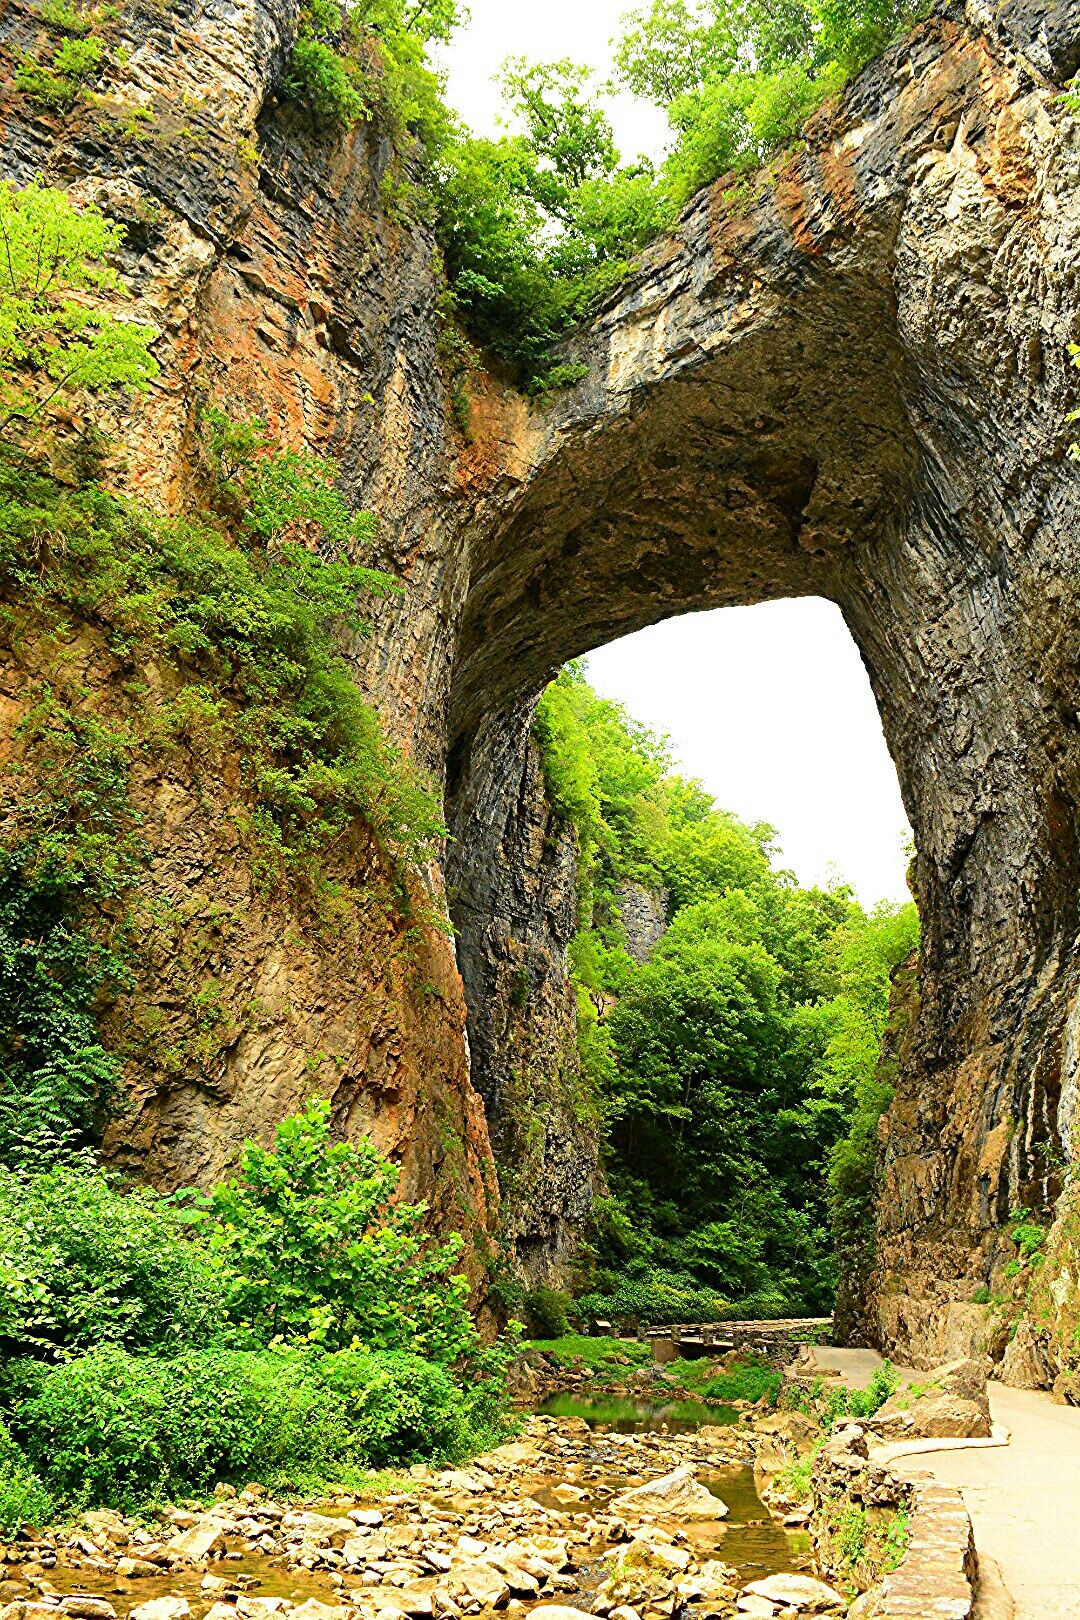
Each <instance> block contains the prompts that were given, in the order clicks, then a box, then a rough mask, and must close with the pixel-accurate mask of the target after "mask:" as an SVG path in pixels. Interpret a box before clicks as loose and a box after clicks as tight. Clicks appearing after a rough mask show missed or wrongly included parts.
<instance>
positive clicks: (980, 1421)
mask: <svg viewBox="0 0 1080 1620" xmlns="http://www.w3.org/2000/svg"><path fill="white" fill-rule="evenodd" d="M867 1426H868V1427H869V1428H871V1429H872V1430H873V1431H874V1433H875V1434H878V1435H882V1436H887V1437H889V1438H892V1437H893V1436H896V1437H904V1438H912V1439H918V1440H969V1439H986V1438H987V1437H988V1436H989V1434H990V1402H989V1398H988V1396H987V1392H986V1374H985V1372H984V1371H983V1369H982V1367H981V1365H980V1364H979V1363H978V1362H977V1361H971V1360H963V1361H950V1362H948V1363H946V1364H945V1366H942V1367H935V1368H934V1369H933V1370H932V1371H931V1372H929V1373H927V1375H926V1378H925V1380H922V1379H920V1380H919V1382H918V1383H917V1384H915V1385H914V1386H909V1387H908V1388H906V1389H903V1390H897V1392H896V1394H895V1395H892V1396H890V1397H889V1399H888V1400H887V1401H886V1402H885V1404H884V1406H882V1407H880V1408H879V1410H878V1411H877V1412H876V1413H875V1415H874V1416H873V1417H872V1418H869V1419H868V1420H867Z"/></svg>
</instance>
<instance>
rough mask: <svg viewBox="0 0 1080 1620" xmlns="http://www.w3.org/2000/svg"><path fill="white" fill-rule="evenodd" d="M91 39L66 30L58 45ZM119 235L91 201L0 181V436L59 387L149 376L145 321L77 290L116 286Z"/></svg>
mask: <svg viewBox="0 0 1080 1620" xmlns="http://www.w3.org/2000/svg"><path fill="white" fill-rule="evenodd" d="M90 43H91V41H89V40H79V39H71V40H67V41H66V42H65V44H64V46H63V47H62V50H68V49H72V50H74V49H75V48H77V47H85V46H88V45H89V44H90ZM20 71H21V70H20ZM123 236H124V232H123V229H122V227H121V226H119V225H116V224H114V223H113V222H112V221H110V220H107V219H106V218H105V217H104V215H103V214H101V213H100V211H99V210H98V209H97V208H95V207H93V206H92V205H89V206H87V207H85V208H82V209H76V208H74V207H72V204H71V202H70V201H69V200H68V198H67V197H66V196H65V194H64V193H63V192H62V191H58V190H56V189H55V187H52V186H46V185H43V184H42V182H41V181H39V180H35V181H33V182H31V184H30V185H28V186H25V187H23V188H22V189H21V190H19V189H17V188H16V187H15V186H13V185H12V184H11V183H10V181H3V182H0V443H2V442H3V441H4V440H8V441H10V440H11V439H12V438H14V437H17V436H18V434H19V433H20V432H25V431H26V429H27V428H28V427H29V426H30V424H32V423H34V422H36V421H37V420H38V419H40V418H41V417H42V416H43V414H44V413H45V412H47V410H48V407H49V406H50V404H52V403H53V401H54V400H56V399H57V398H58V397H60V396H61V395H63V394H65V393H69V392H71V391H73V390H77V389H88V390H90V391H91V392H93V393H104V392H110V391H115V390H126V391H133V390H141V389H144V388H146V387H147V386H148V384H149V383H150V381H151V379H152V378H154V377H156V376H157V372H158V366H157V362H156V361H155V360H154V358H153V355H152V354H151V353H150V345H151V343H152V342H153V341H154V338H155V337H156V336H157V334H156V332H155V331H154V329H153V327H150V326H144V325H140V324H139V323H138V322H135V321H126V320H122V319H120V318H119V317H118V316H116V315H113V314H111V313H109V312H107V311H105V310H103V309H101V308H100V307H95V306H93V305H90V304H87V303H84V302H81V301H80V299H79V297H78V296H77V295H79V294H84V293H93V294H95V295H98V296H100V295H102V294H104V295H108V296H110V297H113V298H119V297H122V296H123V295H124V288H123V285H122V283H121V281H120V279H119V277H118V276H117V274H116V272H115V270H113V268H112V267H111V265H110V263H109V260H110V258H111V257H112V256H114V255H115V254H116V253H117V252H118V251H119V248H120V246H121V243H122V241H123ZM73 294H74V295H76V296H73Z"/></svg>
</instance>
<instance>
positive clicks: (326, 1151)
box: [188, 1097, 478, 1363]
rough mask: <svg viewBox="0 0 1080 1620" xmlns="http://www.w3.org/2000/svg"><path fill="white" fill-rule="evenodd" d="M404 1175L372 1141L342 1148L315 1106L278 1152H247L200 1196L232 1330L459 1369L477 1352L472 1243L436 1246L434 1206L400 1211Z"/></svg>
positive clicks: (193, 1196)
mask: <svg viewBox="0 0 1080 1620" xmlns="http://www.w3.org/2000/svg"><path fill="white" fill-rule="evenodd" d="M397 1179H398V1173H397V1171H396V1169H395V1168H394V1166H393V1165H391V1164H390V1163H389V1162H388V1161H387V1160H386V1159H384V1158H383V1157H382V1156H381V1155H380V1154H379V1152H378V1151H377V1149H376V1148H375V1147H374V1145H373V1144H372V1143H371V1142H370V1141H368V1140H367V1139H366V1138H365V1139H362V1140H361V1141H360V1142H357V1143H353V1142H331V1140H330V1104H329V1103H328V1102H327V1101H326V1100H325V1098H321V1097H316V1098H313V1099H312V1101H311V1102H310V1103H309V1104H308V1106H307V1108H306V1109H305V1111H304V1112H303V1113H302V1114H297V1115H296V1116H295V1117H294V1118H292V1119H287V1120H284V1121H283V1122H282V1123H281V1124H280V1125H279V1126H278V1128H277V1131H276V1133H275V1142H274V1148H273V1151H267V1150H266V1149H265V1148H261V1147H259V1145H258V1143H256V1142H245V1144H244V1148H243V1152H242V1154H241V1158H240V1174H239V1176H238V1177H235V1178H234V1179H232V1180H230V1181H227V1182H222V1183H220V1184H219V1185H218V1186H217V1187H215V1188H214V1189H213V1191H212V1192H211V1193H209V1194H208V1195H206V1196H203V1195H201V1194H198V1193H194V1192H191V1193H189V1194H188V1198H189V1200H190V1201H191V1202H192V1203H193V1204H194V1206H195V1216H194V1218H195V1222H196V1228H197V1230H198V1231H199V1233H200V1234H201V1235H202V1236H204V1237H205V1239H206V1240H207V1242H208V1243H209V1246H210V1249H211V1251H212V1252H213V1253H214V1254H215V1255H216V1256H217V1258H218V1260H219V1262H220V1263H221V1265H222V1266H223V1268H224V1270H225V1272H226V1274H227V1278H228V1284H227V1286H228V1289H229V1296H230V1297H229V1313H230V1316H231V1318H232V1320H233V1321H234V1322H235V1323H236V1324H237V1325H238V1326H243V1327H244V1328H246V1329H248V1330H249V1331H250V1332H251V1333H252V1335H253V1336H254V1337H255V1338H256V1339H257V1340H261V1341H262V1342H266V1341H268V1340H270V1339H272V1338H278V1337H281V1338H298V1337H302V1338H304V1339H306V1340H308V1341H310V1342H313V1343H318V1344H320V1345H323V1346H324V1347H325V1348H327V1349H329V1350H337V1349H345V1348H347V1347H348V1346H349V1345H351V1344H354V1343H359V1344H362V1345H363V1346H364V1347H365V1348H366V1349H369V1350H390V1351H403V1350H409V1351H412V1352H415V1353H416V1354H418V1355H422V1356H425V1357H427V1358H428V1359H429V1360H431V1361H437V1362H441V1363H449V1362H452V1361H455V1360H456V1359H457V1358H459V1357H460V1356H464V1355H467V1354H469V1353H470V1352H472V1351H474V1350H475V1349H476V1347H477V1343H478V1340H477V1334H476V1328H475V1327H474V1325H473V1321H472V1318H471V1317H470V1315H469V1312H468V1308H467V1297H468V1284H467V1282H466V1280H465V1278H464V1277H461V1276H458V1275H455V1274H454V1272H453V1267H454V1263H455V1261H456V1260H457V1258H458V1255H459V1254H460V1253H461V1239H460V1238H459V1237H455V1238H452V1239H451V1240H450V1242H448V1243H446V1244H442V1245H440V1244H437V1243H434V1242H433V1241H432V1240H431V1238H430V1237H429V1236H428V1234H427V1233H426V1232H425V1231H424V1229H423V1220H424V1216H425V1214H426V1213H427V1209H426V1205H424V1204H393V1203H392V1202H391V1199H392V1197H393V1193H394V1189H395V1187H396V1185H397Z"/></svg>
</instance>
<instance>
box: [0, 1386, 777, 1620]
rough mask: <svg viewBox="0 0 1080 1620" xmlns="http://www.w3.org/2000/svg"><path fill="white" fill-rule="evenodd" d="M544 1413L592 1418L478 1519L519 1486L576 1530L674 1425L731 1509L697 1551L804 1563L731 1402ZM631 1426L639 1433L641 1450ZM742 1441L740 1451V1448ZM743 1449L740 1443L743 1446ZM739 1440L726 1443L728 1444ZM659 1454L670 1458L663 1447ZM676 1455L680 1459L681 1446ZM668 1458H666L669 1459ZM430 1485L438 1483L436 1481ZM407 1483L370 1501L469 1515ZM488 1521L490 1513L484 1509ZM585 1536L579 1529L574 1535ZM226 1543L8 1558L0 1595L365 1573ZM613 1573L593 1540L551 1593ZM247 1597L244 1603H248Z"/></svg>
mask: <svg viewBox="0 0 1080 1620" xmlns="http://www.w3.org/2000/svg"><path fill="white" fill-rule="evenodd" d="M543 1413H544V1414H545V1415H547V1416H549V1417H553V1418H556V1419H558V1418H562V1419H564V1420H565V1419H566V1418H578V1419H579V1420H580V1419H584V1420H585V1423H587V1424H588V1425H589V1429H588V1430H586V1428H585V1425H584V1424H583V1423H582V1424H579V1427H578V1429H577V1431H576V1433H577V1443H576V1447H575V1448H573V1449H572V1450H571V1451H570V1452H569V1453H568V1454H566V1455H565V1458H564V1460H563V1461H561V1462H559V1463H558V1464H557V1465H556V1466H555V1467H554V1468H552V1467H550V1466H549V1467H548V1468H547V1469H546V1470H542V1471H539V1472H538V1471H536V1470H534V1469H530V1467H529V1463H528V1462H527V1461H524V1460H523V1463H522V1465H521V1466H520V1470H519V1468H518V1467H517V1466H515V1467H514V1471H513V1474H512V1475H506V1474H504V1475H503V1476H502V1478H500V1479H498V1482H497V1485H496V1488H495V1491H494V1494H493V1495H492V1496H490V1497H489V1496H488V1495H487V1494H486V1493H485V1494H482V1495H481V1497H480V1498H479V1499H477V1498H473V1499H472V1500H471V1504H470V1507H469V1509H468V1514H469V1516H470V1519H471V1518H472V1517H482V1516H483V1515H484V1514H485V1513H488V1512H492V1511H494V1512H495V1513H496V1515H497V1514H498V1513H499V1512H500V1511H501V1512H503V1513H505V1512H506V1511H507V1507H506V1504H507V1502H508V1500H513V1498H515V1497H516V1498H517V1500H519V1501H521V1500H523V1499H531V1500H532V1502H534V1503H536V1504H537V1505H538V1507H540V1508H543V1509H544V1510H545V1512H546V1513H547V1515H548V1516H549V1517H548V1520H547V1523H548V1526H549V1533H550V1534H554V1535H559V1534H561V1533H562V1531H561V1530H560V1527H559V1521H560V1520H561V1521H563V1522H564V1525H565V1531H566V1533H567V1534H568V1535H569V1536H570V1539H571V1541H573V1539H574V1536H573V1531H574V1529H575V1524H577V1525H580V1523H581V1522H582V1521H583V1520H588V1519H589V1518H591V1517H592V1516H593V1515H598V1516H601V1515H604V1514H605V1513H607V1512H609V1511H610V1509H609V1504H610V1503H611V1500H612V1498H613V1497H614V1496H616V1495H618V1493H619V1492H620V1491H623V1490H625V1489H627V1488H628V1487H630V1486H633V1485H637V1484H640V1483H641V1481H642V1479H643V1478H646V1477H656V1476H657V1471H658V1469H657V1462H658V1453H657V1446H658V1445H660V1446H663V1444H664V1442H663V1436H664V1435H665V1434H667V1435H670V1436H672V1440H673V1444H675V1445H679V1444H681V1445H683V1446H685V1444H686V1441H685V1440H683V1441H682V1442H679V1441H676V1440H675V1438H674V1437H675V1436H680V1435H681V1436H688V1435H690V1434H692V1433H697V1432H698V1431H704V1432H703V1433H701V1435H700V1438H701V1440H702V1442H703V1444H702V1445H701V1447H700V1448H699V1449H698V1450H697V1451H696V1455H695V1462H694V1467H695V1472H696V1473H697V1474H698V1477H699V1478H700V1479H701V1480H702V1481H703V1482H704V1483H705V1484H706V1485H707V1486H708V1488H709V1489H710V1490H711V1491H712V1492H713V1493H714V1495H716V1496H718V1497H719V1498H720V1499H721V1500H722V1501H723V1502H724V1503H725V1504H726V1505H727V1508H728V1516H727V1518H726V1519H724V1520H722V1521H707V1522H703V1523H702V1522H699V1523H688V1524H685V1525H684V1526H683V1527H682V1528H683V1531H684V1533H685V1536H686V1538H687V1542H688V1543H689V1545H690V1547H691V1548H692V1549H693V1551H694V1553H695V1555H696V1557H697V1559H698V1560H707V1559H710V1558H718V1559H720V1560H721V1561H722V1562H723V1563H725V1564H728V1565H732V1566H734V1568H735V1569H736V1570H737V1571H738V1574H739V1577H740V1583H743V1584H744V1583H746V1582H749V1581H753V1580H757V1579H760V1578H761V1577H762V1576H764V1575H771V1574H777V1573H780V1572H788V1571H794V1570H799V1569H805V1568H807V1566H808V1563H809V1557H808V1554H809V1546H808V1538H807V1537H806V1535H805V1534H804V1533H802V1532H799V1531H793V1530H787V1529H785V1528H784V1527H783V1526H782V1525H780V1524H779V1523H778V1522H777V1521H776V1520H775V1519H773V1518H771V1517H770V1515H769V1512H768V1510H767V1509H766V1508H765V1507H764V1506H763V1504H762V1502H761V1499H760V1497H759V1495H758V1493H757V1489H756V1487H755V1481H754V1474H753V1470H752V1469H751V1468H750V1467H748V1466H746V1465H744V1464H741V1463H739V1462H736V1461H730V1460H728V1458H727V1457H725V1455H724V1444H725V1443H724V1441H723V1440H722V1439H721V1433H722V1426H723V1425H726V1424H730V1423H731V1422H732V1421H733V1420H734V1419H735V1418H736V1417H737V1416H738V1414H737V1413H735V1412H733V1411H732V1410H731V1409H730V1408H726V1409H725V1408H717V1407H715V1406H709V1405H707V1404H705V1403H702V1402H694V1401H675V1402H670V1403H667V1404H665V1405H653V1406H650V1405H643V1404H638V1403H636V1402H632V1401H628V1400H625V1399H619V1400H616V1399H612V1398H610V1397H595V1398H593V1399H592V1400H584V1399H582V1398H581V1397H580V1396H562V1397H555V1398H554V1399H553V1400H552V1401H549V1402H548V1403H546V1405H545V1407H544V1408H543ZM590 1431H591V1432H590ZM635 1436H640V1458H639V1445H638V1444H636V1443H635ZM713 1437H714V1438H713ZM564 1444H565V1443H564ZM508 1449H510V1448H508ZM734 1449H735V1454H736V1455H737V1454H738V1448H737V1447H736V1448H734ZM746 1449H747V1448H746V1447H745V1446H744V1447H743V1451H744V1453H746ZM731 1450H732V1448H731V1447H730V1446H729V1447H728V1451H729V1452H731ZM659 1455H660V1457H661V1458H662V1456H663V1453H662V1452H661V1453H660V1454H659ZM683 1455H685V1452H683ZM675 1460H678V1456H676V1458H675ZM504 1466H505V1465H504ZM662 1466H663V1464H662V1463H661V1470H662ZM429 1479H430V1476H429ZM560 1481H563V1482H566V1483H568V1484H573V1486H574V1488H575V1491H576V1492H577V1493H578V1494H577V1497H576V1499H575V1500H574V1501H572V1502H565V1501H563V1500H560V1498H559V1496H558V1495H557V1494H556V1493H557V1490H558V1488H559V1484H560ZM433 1486H434V1487H436V1488H435V1489H434V1490H433V1488H432V1487H433ZM403 1489H404V1491H405V1493H406V1494H405V1495H398V1496H394V1495H391V1496H390V1497H389V1498H387V1499H386V1500H385V1501H384V1502H380V1503H378V1504H374V1503H373V1504H371V1505H378V1506H379V1507H380V1508H382V1507H384V1506H385V1507H386V1508H387V1511H388V1512H390V1511H391V1508H390V1504H392V1503H397V1504H400V1506H399V1507H398V1508H396V1509H393V1510H392V1511H393V1512H394V1513H396V1514H399V1515H406V1516H407V1517H412V1516H414V1515H415V1513H416V1511H417V1510H419V1513H420V1517H421V1519H422V1520H423V1521H424V1522H426V1523H429V1524H430V1525H431V1526H432V1528H434V1527H435V1525H436V1524H437V1523H438V1522H440V1521H445V1520H450V1521H451V1522H454V1523H456V1524H457V1525H458V1526H461V1525H462V1523H463V1519H462V1516H461V1514H460V1513H458V1514H457V1515H454V1514H451V1513H449V1512H447V1511H446V1510H447V1509H449V1508H450V1507H451V1506H452V1505H453V1498H452V1497H449V1496H448V1497H443V1496H442V1495H441V1494H440V1493H439V1491H438V1489H437V1481H435V1480H431V1481H430V1483H429V1484H428V1485H427V1486H425V1487H422V1488H421V1491H420V1493H419V1494H420V1497H421V1498H422V1500H421V1501H420V1502H417V1500H416V1498H415V1497H414V1495H413V1492H412V1491H411V1490H410V1482H409V1481H408V1480H405V1481H403ZM356 1500H357V1499H356V1498H354V1497H350V1498H349V1499H348V1500H345V1501H340V1502H338V1501H330V1502H322V1503H309V1504H306V1505H307V1506H308V1507H309V1508H312V1509H314V1511H316V1512H319V1513H322V1514H327V1515H330V1516H333V1515H335V1514H338V1513H342V1512H344V1511H347V1509H348V1508H349V1507H350V1506H354V1505H356ZM410 1503H411V1504H412V1506H410V1505H409V1504H410ZM458 1506H459V1507H460V1502H459V1503H458ZM534 1511H535V1509H534ZM485 1522H487V1523H490V1522H491V1521H490V1519H488V1520H486V1521H485ZM458 1533H459V1531H458V1530H456V1529H451V1527H450V1524H448V1525H447V1530H446V1534H447V1535H448V1536H449V1537H450V1542H449V1543H447V1544H448V1545H451V1546H452V1540H453V1537H454V1536H456V1535H457V1534H458ZM480 1533H483V1532H482V1531H481V1532H480ZM504 1534H505V1532H504ZM495 1539H498V1537H497V1536H496V1538H495ZM581 1539H582V1537H581V1536H580V1533H579V1535H578V1540H579V1541H580V1540H581ZM684 1545H685V1543H684ZM227 1549H228V1550H227V1551H226V1554H225V1556H224V1557H223V1558H215V1559H213V1560H212V1561H211V1562H210V1563H209V1565H208V1566H206V1565H204V1566H203V1567H201V1568H199V1567H190V1566H189V1567H183V1566H181V1567H173V1568H171V1569H167V1570H165V1569H163V1570H162V1573H161V1574H160V1575H150V1576H145V1577H143V1578H141V1579H130V1578H125V1577H122V1576H120V1575H118V1573H117V1572H116V1571H115V1570H114V1569H107V1568H102V1569H96V1568H94V1567H93V1561H92V1559H91V1558H90V1557H89V1556H87V1557H86V1558H85V1560H84V1559H83V1558H82V1556H81V1553H80V1555H79V1562H78V1565H77V1567H73V1566H72V1563H71V1562H70V1561H69V1558H70V1555H69V1556H68V1557H62V1558H60V1559H59V1560H58V1562H57V1563H56V1565H55V1567H52V1568H49V1567H47V1563H45V1561H44V1560H43V1563H45V1567H42V1566H41V1565H39V1566H38V1567H36V1568H35V1567H33V1566H31V1565H27V1566H24V1567H22V1568H19V1567H18V1566H14V1567H13V1566H12V1565H11V1564H10V1563H9V1564H8V1565H7V1568H6V1570H5V1571H4V1573H5V1574H6V1575H7V1579H6V1580H5V1581H4V1582H3V1584H2V1585H0V1601H2V1600H10V1599H12V1598H15V1597H21V1596H29V1595H31V1593H30V1591H29V1590H28V1587H36V1588H37V1590H38V1591H40V1592H41V1593H42V1595H46V1596H47V1594H48V1593H49V1592H50V1590H51V1591H52V1592H54V1593H56V1594H63V1593H68V1592H79V1593H87V1594H91V1595H95V1596H100V1597H105V1598H107V1599H108V1600H109V1602H110V1603H111V1604H112V1605H113V1607H114V1609H115V1611H116V1613H117V1615H118V1616H120V1617H121V1620H123V1617H126V1616H127V1615H128V1613H129V1611H130V1610H131V1609H132V1608H134V1607H135V1606H136V1605H139V1604H143V1603H145V1602H147V1600H148V1599H151V1598H158V1597H164V1596H166V1595H170V1594H172V1595H176V1596H180V1597H185V1598H187V1600H188V1602H189V1603H190V1605H191V1611H192V1616H193V1620H197V1617H198V1616H200V1615H202V1614H204V1613H205V1612H206V1610H207V1609H208V1608H209V1606H210V1604H211V1603H212V1602H213V1601H214V1600H215V1599H218V1598H220V1597H222V1596H223V1595H224V1592H223V1587H224V1586H225V1585H226V1584H227V1585H228V1586H229V1587H232V1588H233V1590H234V1592H235V1590H236V1589H239V1590H240V1591H241V1592H249V1593H250V1594H251V1595H252V1596H258V1597H260V1598H279V1599H280V1598H284V1599H286V1600H288V1601H289V1602H290V1603H293V1604H295V1603H303V1602H304V1601H305V1600H306V1599H308V1598H316V1599H318V1600H320V1601H321V1602H323V1603H330V1604H341V1603H343V1602H349V1601H350V1599H351V1592H350V1590H349V1588H350V1587H352V1586H354V1585H356V1584H357V1583H358V1579H359V1577H354V1578H353V1579H351V1580H350V1579H349V1578H348V1577H346V1579H345V1580H342V1579H340V1578H339V1579H337V1580H335V1579H334V1578H333V1577H332V1576H331V1574H330V1572H329V1571H328V1570H325V1569H322V1570H320V1569H314V1570H311V1571H308V1570H305V1569H302V1568H293V1567H290V1566H289V1564H288V1563H287V1561H286V1559H285V1558H284V1557H283V1556H279V1555H278V1554H274V1553H271V1554H270V1555H269V1556H268V1555H267V1554H266V1553H262V1552H260V1551H258V1550H257V1549H256V1548H255V1547H253V1546H252V1545H251V1543H250V1541H248V1542H245V1540H244V1539H243V1537H242V1536H237V1537H233V1536H232V1535H231V1534H230V1535H229V1537H228V1540H227ZM77 1551H78V1549H76V1548H72V1549H71V1553H72V1554H75V1553H76V1552H77ZM84 1551H85V1553H86V1554H87V1555H90V1554H92V1552H93V1548H92V1546H91V1545H90V1544H87V1545H86V1547H85V1549H84ZM583 1551H585V1550H584V1549H583ZM207 1569H209V1573H210V1574H211V1575H212V1576H213V1577H215V1580H214V1583H213V1584H214V1586H215V1588H216V1589H215V1590H214V1591H208V1590H204V1588H203V1585H202V1583H203V1579H204V1577H205V1575H206V1573H207ZM610 1573H611V1569H610V1562H609V1560H608V1558H606V1557H605V1556H603V1555H597V1554H593V1553H588V1552H587V1551H585V1557H584V1559H582V1557H581V1555H580V1554H579V1555H578V1561H577V1563H576V1567H575V1573H574V1580H575V1581H576V1583H577V1589H576V1593H575V1594H573V1595H568V1596H565V1597H561V1598H560V1597H559V1596H558V1595H556V1596H555V1598H554V1601H562V1602H564V1603H569V1604H570V1605H572V1606H574V1607H580V1608H581V1609H583V1610H586V1611H588V1610H589V1608H590V1607H591V1605H590V1597H591V1596H592V1595H593V1594H594V1593H595V1592H596V1589H597V1587H598V1586H599V1585H600V1583H601V1582H602V1581H603V1580H605V1578H607V1577H608V1576H609V1575H610ZM219 1583H221V1584H220V1585H219ZM34 1595H36V1593H35V1594H34ZM358 1595H359V1594H358ZM533 1601H534V1602H535V1601H536V1600H533ZM540 1601H548V1602H550V1601H553V1599H552V1597H551V1596H546V1597H545V1598H542V1599H541V1600H540ZM530 1606H531V1605H530ZM243 1608H244V1605H243V1602H241V1604H240V1612H241V1614H242V1613H243ZM519 1612H520V1611H519ZM689 1612H692V1611H688V1613H689Z"/></svg>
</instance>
